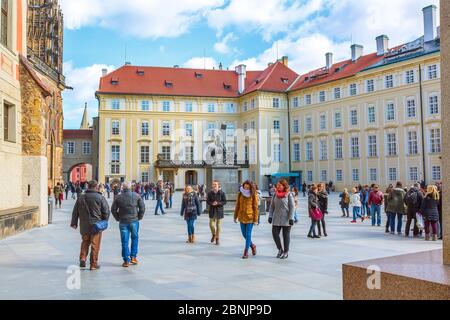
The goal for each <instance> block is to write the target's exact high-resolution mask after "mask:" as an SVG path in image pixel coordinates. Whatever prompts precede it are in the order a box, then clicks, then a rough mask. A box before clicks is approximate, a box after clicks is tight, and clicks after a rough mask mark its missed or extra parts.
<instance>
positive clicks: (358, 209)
mask: <svg viewBox="0 0 450 320" xmlns="http://www.w3.org/2000/svg"><path fill="white" fill-rule="evenodd" d="M356 218H361V207H353V221H356Z"/></svg>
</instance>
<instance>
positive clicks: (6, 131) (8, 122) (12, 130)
mask: <svg viewBox="0 0 450 320" xmlns="http://www.w3.org/2000/svg"><path fill="white" fill-rule="evenodd" d="M3 140H4V141H8V142H16V110H15V106H14V105H12V104H9V103H7V102H4V103H3Z"/></svg>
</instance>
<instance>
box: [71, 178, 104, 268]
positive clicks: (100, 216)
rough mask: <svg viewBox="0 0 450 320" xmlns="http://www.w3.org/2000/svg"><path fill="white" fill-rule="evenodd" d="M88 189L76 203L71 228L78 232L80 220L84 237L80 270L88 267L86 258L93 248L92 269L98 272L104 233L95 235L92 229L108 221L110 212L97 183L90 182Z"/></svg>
mask: <svg viewBox="0 0 450 320" xmlns="http://www.w3.org/2000/svg"><path fill="white" fill-rule="evenodd" d="M88 188H89V189H88V190H87V191H86V193H85V194H84V195H80V196H79V197H78V199H77V201H76V202H75V207H74V208H73V212H72V222H71V224H70V226H71V227H72V228H73V229H75V230H76V229H77V228H78V220H79V222H80V224H79V226H80V234H81V237H82V243H81V250H80V268H85V267H86V258H87V255H88V253H89V248H91V257H90V265H91V268H90V269H91V270H97V269H99V268H100V266H99V265H98V254H99V251H100V242H101V240H102V232H99V233H96V234H93V232H92V231H93V230H92V227H93V225H94V224H95V223H97V222H99V221H101V220H105V221H108V219H109V214H110V211H109V205H108V202H107V201H106V199H105V197H103V195H102V194H101V193H100V192H98V191H97V181H90V182H89V184H88Z"/></svg>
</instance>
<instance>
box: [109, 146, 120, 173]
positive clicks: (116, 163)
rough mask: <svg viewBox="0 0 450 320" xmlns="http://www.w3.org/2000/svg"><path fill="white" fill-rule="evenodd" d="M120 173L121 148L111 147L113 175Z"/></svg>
mask: <svg viewBox="0 0 450 320" xmlns="http://www.w3.org/2000/svg"><path fill="white" fill-rule="evenodd" d="M119 173H120V146H117V145H114V146H111V174H119Z"/></svg>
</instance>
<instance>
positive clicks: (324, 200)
mask: <svg viewBox="0 0 450 320" xmlns="http://www.w3.org/2000/svg"><path fill="white" fill-rule="evenodd" d="M317 197H318V200H319V209H320V211H322V213H323V218H322V220H321V221H319V222H318V223H317V227H318V229H319V237H321V236H322V229H321V225H322V228H323V235H324V236H325V237H328V234H327V229H326V224H325V215H326V214H328V192H327V190H326V188H325V184H324V183H320V184H319V186H318V192H317Z"/></svg>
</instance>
